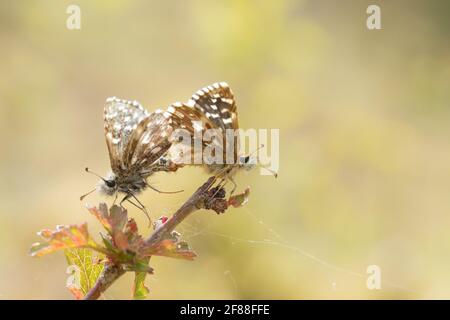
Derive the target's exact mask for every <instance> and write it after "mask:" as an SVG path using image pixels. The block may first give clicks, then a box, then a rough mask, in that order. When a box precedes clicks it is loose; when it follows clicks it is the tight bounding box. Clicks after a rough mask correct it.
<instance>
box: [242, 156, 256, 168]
mask: <svg viewBox="0 0 450 320" xmlns="http://www.w3.org/2000/svg"><path fill="white" fill-rule="evenodd" d="M239 166H240V167H241V168H243V169H244V170H246V171H250V170H251V169H253V168H254V167H255V166H256V158H255V157H252V156H250V155H248V156H240V157H239Z"/></svg>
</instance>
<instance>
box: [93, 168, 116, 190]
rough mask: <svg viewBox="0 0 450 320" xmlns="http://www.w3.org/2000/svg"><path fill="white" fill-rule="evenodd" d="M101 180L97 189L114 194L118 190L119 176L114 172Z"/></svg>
mask: <svg viewBox="0 0 450 320" xmlns="http://www.w3.org/2000/svg"><path fill="white" fill-rule="evenodd" d="M100 179H101V180H100V181H99V182H98V184H97V190H98V192H100V193H101V194H104V195H108V196H112V195H113V194H115V193H116V192H117V190H118V184H117V178H116V175H115V174H114V173H112V172H111V173H109V174H108V175H107V176H106V177H105V178H100Z"/></svg>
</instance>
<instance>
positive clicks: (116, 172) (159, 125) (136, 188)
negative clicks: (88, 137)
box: [82, 97, 174, 216]
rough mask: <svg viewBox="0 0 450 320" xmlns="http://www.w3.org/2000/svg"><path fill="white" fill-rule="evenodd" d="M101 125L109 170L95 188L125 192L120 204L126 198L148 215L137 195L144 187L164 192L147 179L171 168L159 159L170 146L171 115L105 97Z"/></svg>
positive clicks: (106, 191)
mask: <svg viewBox="0 0 450 320" xmlns="http://www.w3.org/2000/svg"><path fill="white" fill-rule="evenodd" d="M104 128H105V138H106V145H107V147H108V152H109V159H110V163H111V171H110V172H109V173H108V174H107V175H106V176H105V177H100V176H99V177H100V178H101V180H100V182H99V183H98V184H97V186H96V188H95V189H94V190H97V191H98V192H99V193H100V194H103V195H107V196H114V195H115V196H116V198H117V196H118V194H119V193H121V194H124V197H123V199H122V200H121V204H122V202H124V201H128V202H130V203H131V204H133V205H135V206H136V207H138V208H140V209H141V210H143V211H144V212H145V213H146V214H147V211H146V209H145V207H144V205H142V204H141V203H140V201H139V200H138V199H137V198H136V195H137V194H139V193H141V192H142V191H143V190H145V189H146V188H151V189H153V190H155V191H158V192H161V193H163V192H162V191H159V190H157V189H155V188H154V187H152V186H151V185H150V184H148V182H147V179H148V178H149V177H150V176H151V175H152V174H153V173H155V172H158V171H174V168H173V167H171V166H170V162H167V161H162V160H163V158H162V156H163V155H164V154H166V153H167V151H168V150H169V148H170V147H171V145H172V141H171V133H172V132H173V130H174V127H173V125H172V119H171V117H170V114H168V113H166V112H163V111H161V110H156V111H155V112H152V113H149V112H148V111H147V110H145V109H144V108H143V107H142V106H141V105H140V104H139V103H138V102H137V101H128V100H122V99H118V98H115V97H112V98H108V99H107V100H106V105H105V108H104ZM86 170H87V171H88V169H86ZM94 190H93V191H94ZM88 194H89V193H88ZM85 196H86V195H85ZM82 198H84V196H83V197H82ZM132 199H134V200H133V201H135V202H133V201H132ZM136 202H137V204H136ZM147 216H148V214H147Z"/></svg>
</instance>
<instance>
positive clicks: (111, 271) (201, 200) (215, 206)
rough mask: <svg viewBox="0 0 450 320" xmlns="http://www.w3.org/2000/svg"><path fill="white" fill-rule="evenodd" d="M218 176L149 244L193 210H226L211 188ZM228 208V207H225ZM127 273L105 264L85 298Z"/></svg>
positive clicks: (94, 296)
mask: <svg viewBox="0 0 450 320" xmlns="http://www.w3.org/2000/svg"><path fill="white" fill-rule="evenodd" d="M215 180H216V178H215V177H210V178H209V179H208V181H206V182H205V183H204V184H203V185H202V186H201V187H200V188H198V189H197V191H195V192H194V194H192V196H191V197H190V198H189V199H188V200H187V201H186V202H185V203H184V204H183V205H182V206H181V207H180V208H179V209H178V210H177V211H176V212H175V213H174V214H173V215H172V217H171V218H170V219H169V220H167V222H166V223H165V224H163V225H162V226H161V227H159V228H158V229H156V230H155V231H154V232H153V233H152V235H151V236H150V237H149V238H148V239H147V240H146V243H147V244H148V245H153V244H156V243H158V242H160V241H161V240H164V239H165V238H168V237H170V234H171V232H172V231H173V230H174V229H175V228H176V227H177V226H178V225H179V224H180V223H181V222H183V220H184V219H186V218H187V217H188V216H189V215H190V214H191V213H192V212H194V211H196V210H199V209H202V208H206V209H212V210H214V211H216V212H222V211H223V210H224V202H223V201H224V199H222V198H220V197H216V196H215V195H216V193H217V192H211V191H213V190H212V189H211V187H212V185H213V184H214V182H215ZM225 209H226V208H225ZM124 273H125V270H124V269H123V268H122V267H121V266H120V265H115V264H112V263H109V264H107V265H106V266H105V268H104V270H103V272H102V274H101V275H100V277H99V278H98V279H97V282H96V283H95V285H94V287H92V289H91V290H89V292H88V293H87V294H86V296H85V297H84V299H85V300H96V299H98V298H99V297H100V295H101V294H102V293H103V292H104V291H105V290H106V289H108V288H109V287H110V286H111V285H112V284H113V283H114V282H115V281H116V280H117V279H118V278H120V277H121V276H122V275H123V274H124Z"/></svg>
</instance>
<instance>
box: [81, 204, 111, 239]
mask: <svg viewBox="0 0 450 320" xmlns="http://www.w3.org/2000/svg"><path fill="white" fill-rule="evenodd" d="M87 209H88V210H89V212H90V213H92V214H93V215H94V216H95V217H96V218H97V219H98V221H100V223H101V224H102V225H103V227H104V228H105V229H106V230H107V231H108V232H109V233H111V232H112V225H111V223H110V219H109V214H108V207H107V206H106V203H100V205H99V206H98V208H97V207H93V206H87Z"/></svg>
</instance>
